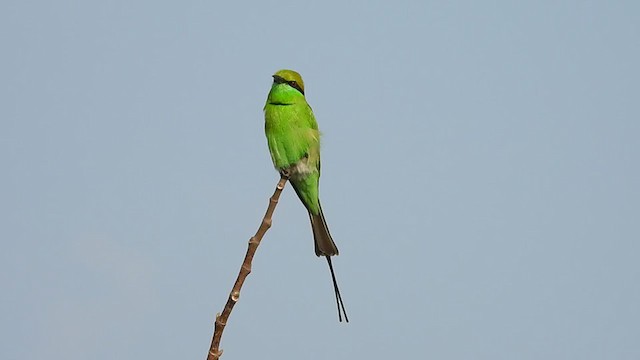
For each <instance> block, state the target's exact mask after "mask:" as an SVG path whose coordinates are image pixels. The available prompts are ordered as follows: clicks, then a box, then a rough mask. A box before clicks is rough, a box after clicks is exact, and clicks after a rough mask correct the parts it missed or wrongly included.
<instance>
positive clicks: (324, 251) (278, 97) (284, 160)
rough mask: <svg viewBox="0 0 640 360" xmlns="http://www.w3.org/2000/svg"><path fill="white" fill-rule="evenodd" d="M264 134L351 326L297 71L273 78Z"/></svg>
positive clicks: (311, 121) (312, 125)
mask: <svg viewBox="0 0 640 360" xmlns="http://www.w3.org/2000/svg"><path fill="white" fill-rule="evenodd" d="M264 120H265V124H264V130H265V133H266V135H267V143H268V144H269V152H270V153H271V159H272V160H273V165H274V166H275V167H276V169H277V170H278V171H280V172H286V173H287V175H288V176H289V182H290V183H291V185H292V186H293V189H294V190H295V191H296V194H298V197H299V198H300V200H301V201H302V203H303V204H304V206H305V207H306V208H307V211H308V212H309V218H310V219H311V229H312V230H313V240H314V243H315V248H316V255H317V256H325V257H326V258H327V262H328V263H329V270H330V271H331V279H332V280H333V289H334V291H335V295H336V303H337V305H338V319H339V320H340V321H342V315H341V313H340V311H341V310H342V313H344V319H345V321H346V322H349V318H347V313H346V311H345V310H344V304H343V302H342V297H341V296H340V290H339V289H338V283H337V281H336V276H335V273H334V272H333V265H332V264H331V256H334V255H338V248H337V247H336V244H335V243H334V242H333V239H332V238H331V235H330V234H329V228H328V227H327V223H326V222H325V220H324V215H323V214H322V207H321V206H320V199H319V198H318V184H319V180H320V131H319V130H318V123H317V122H316V119H315V117H314V116H313V111H312V110H311V107H310V106H309V104H308V103H307V100H306V99H305V97H304V83H303V82H302V77H301V76H300V74H298V73H297V72H295V71H293V70H280V71H278V72H277V73H275V75H273V85H272V86H271V91H269V96H268V97H267V103H266V104H265V106H264Z"/></svg>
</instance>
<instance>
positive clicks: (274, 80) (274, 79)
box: [273, 75, 287, 84]
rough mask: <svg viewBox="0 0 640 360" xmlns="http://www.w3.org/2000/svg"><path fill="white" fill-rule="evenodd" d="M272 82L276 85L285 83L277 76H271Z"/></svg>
mask: <svg viewBox="0 0 640 360" xmlns="http://www.w3.org/2000/svg"><path fill="white" fill-rule="evenodd" d="M273 82H274V83H276V84H282V83H286V82H287V81H286V80H285V79H283V78H282V77H280V76H278V75H273Z"/></svg>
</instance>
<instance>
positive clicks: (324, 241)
mask: <svg viewBox="0 0 640 360" xmlns="http://www.w3.org/2000/svg"><path fill="white" fill-rule="evenodd" d="M318 205H319V203H318ZM318 207H319V209H320V211H319V212H318V214H317V215H314V214H312V213H311V212H309V218H310V219H311V229H312V230H313V241H314V244H315V248H316V255H317V256H324V257H326V258H327V263H328V264H329V271H331V280H332V281H333V291H334V293H335V295H336V305H337V306H338V320H340V321H342V315H343V314H344V320H345V321H346V322H349V318H348V317H347V311H346V310H345V308H344V303H343V302H342V296H341V295H340V289H339V288H338V281H337V280H336V274H335V272H334V271H333V264H332V263H331V256H334V255H338V253H339V252H338V247H337V246H336V243H334V242H333V239H332V238H331V234H330V233H329V228H328V227H327V222H326V221H325V220H324V215H323V214H322V206H318Z"/></svg>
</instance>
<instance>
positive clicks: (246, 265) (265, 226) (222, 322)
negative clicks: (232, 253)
mask: <svg viewBox="0 0 640 360" xmlns="http://www.w3.org/2000/svg"><path fill="white" fill-rule="evenodd" d="M287 180H288V176H287V174H286V173H282V174H281V175H280V181H279V182H278V185H277V186H276V190H275V192H274V193H273V195H272V196H271V198H270V199H269V207H268V208H267V212H266V213H265V214H264V218H262V223H261V224H260V227H259V228H258V231H257V232H256V234H255V235H253V237H252V238H251V239H249V247H248V248H247V254H246V255H245V256H244V261H243V262H242V266H241V267H240V273H238V277H237V278H236V282H235V284H233V289H231V293H230V294H229V299H227V303H226V305H225V306H224V310H222V314H220V313H218V314H216V323H215V328H214V330H213V338H212V339H211V347H210V348H209V354H208V355H207V360H217V359H219V358H220V356H222V349H220V340H222V332H223V331H224V327H225V326H226V325H227V320H228V319H229V315H230V314H231V310H233V306H234V305H235V304H236V303H237V302H238V299H239V298H240V289H241V288H242V284H244V280H245V279H246V278H247V275H249V273H251V261H253V255H254V254H255V252H256V250H257V249H258V245H260V241H262V237H263V236H264V234H265V233H266V232H267V230H269V228H270V227H271V216H272V215H273V211H274V210H275V209H276V205H277V204H278V199H279V198H280V194H281V193H282V189H284V186H285V185H286V184H287Z"/></svg>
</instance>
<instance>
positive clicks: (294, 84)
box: [287, 80, 304, 95]
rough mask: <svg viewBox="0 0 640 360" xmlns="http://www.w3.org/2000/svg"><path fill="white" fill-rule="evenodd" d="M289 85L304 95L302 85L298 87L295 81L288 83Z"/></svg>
mask: <svg viewBox="0 0 640 360" xmlns="http://www.w3.org/2000/svg"><path fill="white" fill-rule="evenodd" d="M287 84H289V86H291V87H292V88H294V89H296V90H298V91H300V92H301V93H302V95H304V90H302V88H301V87H300V85H298V83H297V82H296V81H295V80H291V81H287Z"/></svg>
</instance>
